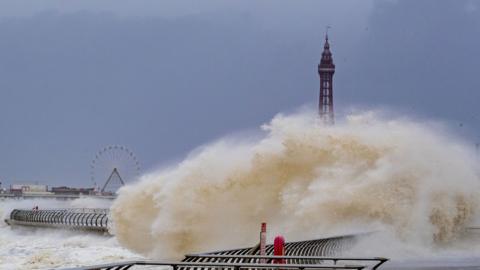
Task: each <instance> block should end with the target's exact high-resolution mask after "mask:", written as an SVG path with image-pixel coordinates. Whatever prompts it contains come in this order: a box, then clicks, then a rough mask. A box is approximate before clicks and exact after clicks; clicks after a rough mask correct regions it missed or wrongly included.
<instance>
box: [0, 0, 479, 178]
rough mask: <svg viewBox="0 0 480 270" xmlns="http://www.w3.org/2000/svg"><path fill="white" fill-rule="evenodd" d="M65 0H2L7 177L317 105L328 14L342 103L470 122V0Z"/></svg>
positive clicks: (55, 170) (0, 110)
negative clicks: (110, 148)
mask: <svg viewBox="0 0 480 270" xmlns="http://www.w3.org/2000/svg"><path fill="white" fill-rule="evenodd" d="M34 2H35V3H34ZM193 2H197V1H193ZM25 3H28V1H27V2H25ZM64 3H65V1H46V2H45V4H38V3H37V2H36V1H32V5H27V6H19V4H18V2H17V1H6V2H4V3H3V5H4V6H3V8H2V9H1V10H2V12H0V114H1V116H0V129H1V130H2V136H1V140H0V149H1V153H0V161H1V164H0V178H2V179H6V180H7V181H9V182H11V181H22V182H31V181H35V180H38V181H40V182H44V183H51V184H60V183H70V184H73V185H90V182H89V181H88V179H87V178H88V170H89V169H88V166H89V162H90V160H91V158H93V153H94V152H95V151H96V150H97V149H98V148H99V147H101V146H103V145H105V144H126V145H128V146H130V147H131V148H132V149H134V151H135V152H137V155H138V156H139V158H140V160H141V161H142V163H143V164H144V167H147V168H151V167H152V166H155V165H156V164H158V163H160V162H162V161H166V160H169V159H172V158H177V157H180V156H181V155H183V154H184V153H185V152H186V151H188V150H190V149H192V148H193V147H195V146H197V145H199V144H201V143H205V142H207V141H210V140H212V139H214V138H216V137H219V136H221V135H223V134H226V133H229V132H232V131H235V130H242V129H245V128H254V127H256V126H258V125H259V124H261V123H263V122H265V121H267V120H268V119H270V118H271V116H273V115H274V114H275V113H277V112H279V111H286V110H287V111H288V110H291V109H293V108H296V107H298V106H300V105H302V104H305V103H309V104H311V106H314V105H313V104H314V102H315V100H316V99H317V95H318V93H317V91H318V89H317V88H318V77H317V76H318V75H317V74H316V64H317V62H318V60H319V57H320V51H321V43H322V37H323V34H324V29H325V26H326V25H327V24H331V25H332V26H333V29H332V30H333V31H332V33H331V42H332V50H333V53H334V59H335V62H336V64H337V73H336V75H335V76H336V77H335V85H336V89H335V90H336V93H335V94H336V101H337V102H338V103H337V104H340V106H337V108H338V109H339V110H341V109H342V106H343V107H345V106H348V105H350V104H358V103H360V104H366V105H369V106H372V107H374V106H375V105H376V104H382V105H392V106H399V107H407V108H412V110H413V111H414V112H417V111H418V112H419V113H422V114H426V115H430V116H434V117H440V118H450V119H455V120H456V119H462V121H464V122H465V125H467V126H475V127H476V128H477V130H478V118H474V117H476V116H475V113H476V112H478V109H477V108H476V105H475V102H476V100H478V97H479V96H478V95H479V94H478V86H479V85H478V81H477V79H476V74H477V73H478V70H479V69H478V63H479V62H480V61H478V60H479V56H478V54H477V53H476V49H475V47H479V46H478V45H479V44H478V42H479V35H478V31H479V28H480V27H479V24H478V23H479V20H478V19H477V18H478V17H480V16H478V10H477V9H476V6H475V4H476V2H468V1H447V2H441V4H440V3H439V2H437V1H398V2H392V1H389V2H377V3H375V5H374V6H373V7H371V6H370V2H359V1H353V2H342V3H341V4H340V3H339V2H338V1H329V2H324V1H302V2H297V1H296V2H295V3H294V2H289V1H280V2H278V1H274V2H268V1H267V2H264V3H263V4H262V3H259V2H257V1H235V2H234V3H233V4H232V5H226V4H225V3H224V2H223V1H210V2H207V4H205V5H196V4H194V3H192V2H189V1H187V2H178V1H168V2H165V4H164V5H163V6H162V5H160V4H158V3H159V1H152V2H150V1H143V2H142V3H144V4H145V3H147V4H146V5H144V6H142V5H138V4H137V5H136V4H134V3H133V2H130V1H122V2H120V3H118V4H117V1H115V3H114V2H109V1H104V2H103V1H102V3H100V4H99V2H98V1H95V2H93V1H92V2H89V1H84V2H81V1H73V2H72V5H65V4H64ZM162 3H164V2H163V1H162ZM274 4H275V5H274ZM145 7H147V8H145ZM370 13H371V14H370ZM147 15H148V16H147ZM452 78H454V79H452ZM452 96H455V99H452V98H451V97H452Z"/></svg>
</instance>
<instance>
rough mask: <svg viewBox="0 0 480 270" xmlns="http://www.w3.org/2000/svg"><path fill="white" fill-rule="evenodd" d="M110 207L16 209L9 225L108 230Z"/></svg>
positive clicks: (11, 215)
mask: <svg viewBox="0 0 480 270" xmlns="http://www.w3.org/2000/svg"><path fill="white" fill-rule="evenodd" d="M108 214H109V211H108V209H92V208H77V209H48V210H22V209H14V210H13V211H12V212H11V213H10V219H9V220H6V222H7V223H8V224H9V225H24V226H37V227H62V228H68V229H84V230H94V231H104V232H107V231H108V223H109V218H108Z"/></svg>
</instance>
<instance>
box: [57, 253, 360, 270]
mask: <svg viewBox="0 0 480 270" xmlns="http://www.w3.org/2000/svg"><path fill="white" fill-rule="evenodd" d="M251 257H256V256H251ZM133 266H170V267H172V268H173V270H178V269H182V270H190V269H229V270H230V269H231V270H241V269H298V270H306V269H357V270H361V269H365V268H367V266H365V265H325V264H266V263H265V264H264V263H211V262H161V261H127V262H119V263H110V264H102V265H95V266H86V267H75V268H64V269H62V270H127V269H130V268H131V267H133Z"/></svg>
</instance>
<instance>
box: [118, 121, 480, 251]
mask: <svg viewBox="0 0 480 270" xmlns="http://www.w3.org/2000/svg"><path fill="white" fill-rule="evenodd" d="M317 120H318V119H315V118H314V117H310V116H306V115H293V116H284V115H278V116H276V117H275V118H274V119H273V120H272V121H271V122H270V123H269V124H267V125H265V126H263V127H262V129H263V130H264V131H265V135H264V137H263V138H261V139H259V140H253V141H250V142H248V141H247V140H244V139H243V140H239V139H234V138H227V139H223V140H219V141H217V142H215V143H212V144H210V145H207V146H204V147H202V148H200V149H197V150H196V151H194V152H193V153H192V154H191V155H189V156H188V158H187V159H185V160H184V161H183V162H181V163H179V164H178V165H176V166H174V167H172V168H169V169H163V170H161V171H158V172H155V173H151V174H148V175H145V176H143V177H142V179H141V180H140V181H139V182H138V183H136V184H133V185H130V186H126V187H124V188H122V189H121V190H120V195H119V197H118V199H117V200H116V201H115V203H114V204H113V206H112V217H113V219H114V220H115V228H114V229H115V234H116V237H117V238H118V241H119V242H120V243H121V244H122V245H124V246H126V247H128V248H130V249H132V250H134V251H136V252H140V253H142V254H144V255H146V256H149V257H152V258H178V257H180V256H181V255H183V254H186V253H189V252H199V251H208V250H217V249H223V248H233V247H241V246H251V245H254V244H255V243H256V242H257V241H258V231H259V224H260V222H262V221H266V222H268V224H269V233H270V234H269V236H270V237H272V236H274V235H275V234H277V233H281V234H283V235H285V236H286V238H287V240H301V239H312V238H320V237H324V236H331V235H335V234H341V233H352V232H359V231H370V230H377V229H381V230H383V231H391V232H392V233H393V235H394V237H395V239H396V240H397V241H399V242H406V243H417V244H419V245H422V246H427V247H434V246H438V245H442V244H444V243H448V242H450V241H452V240H453V239H455V238H456V237H457V236H458V235H459V233H460V232H461V231H462V230H463V229H464V228H465V226H466V225H468V224H469V223H470V222H471V221H472V219H473V218H474V217H475V215H477V213H478V210H479V209H478V208H479V200H478V192H479V191H480V185H479V183H480V179H479V176H478V172H477V171H476V167H475V163H474V161H475V160H474V158H473V155H472V153H470V152H469V151H468V150H467V149H466V148H465V147H463V146H462V145H461V144H460V143H458V140H454V139H452V138H451V136H449V135H447V134H445V132H439V130H438V129H436V128H432V127H427V126H426V125H424V124H420V123H416V122H413V121H409V120H405V119H394V120H385V119H381V118H380V117H377V116H375V114H372V113H365V114H359V115H352V116H349V117H347V119H346V121H345V122H344V123H340V124H337V125H335V126H323V125H319V124H318V122H317Z"/></svg>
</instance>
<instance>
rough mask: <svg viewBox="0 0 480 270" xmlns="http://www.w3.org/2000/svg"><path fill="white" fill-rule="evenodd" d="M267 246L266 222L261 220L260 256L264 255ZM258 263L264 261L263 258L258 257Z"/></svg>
mask: <svg viewBox="0 0 480 270" xmlns="http://www.w3.org/2000/svg"><path fill="white" fill-rule="evenodd" d="M266 247H267V223H265V222H262V229H261V231H260V256H265V255H266ZM260 263H265V259H260Z"/></svg>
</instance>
